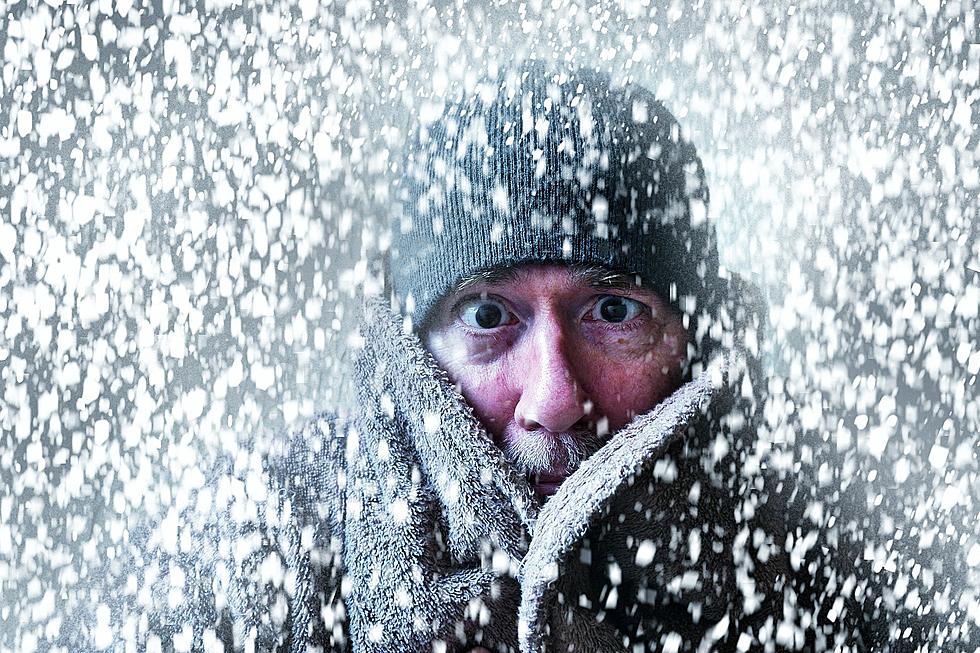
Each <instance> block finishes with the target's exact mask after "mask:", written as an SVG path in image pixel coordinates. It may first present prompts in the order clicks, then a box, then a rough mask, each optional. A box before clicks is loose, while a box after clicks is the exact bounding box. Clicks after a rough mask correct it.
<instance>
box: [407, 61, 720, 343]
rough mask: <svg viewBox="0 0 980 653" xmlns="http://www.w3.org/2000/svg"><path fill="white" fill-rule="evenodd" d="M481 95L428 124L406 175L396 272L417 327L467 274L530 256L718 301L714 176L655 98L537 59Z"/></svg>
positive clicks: (665, 292) (666, 292) (701, 301)
mask: <svg viewBox="0 0 980 653" xmlns="http://www.w3.org/2000/svg"><path fill="white" fill-rule="evenodd" d="M481 88H483V89H491V91H492V92H490V93H487V92H476V93H473V94H470V95H466V96H464V97H462V98H461V99H459V100H458V101H456V102H453V103H450V104H449V105H448V106H447V107H446V109H445V110H444V112H443V114H442V116H441V117H440V118H439V119H438V120H436V121H435V122H434V123H432V124H431V125H428V126H423V127H422V128H420V130H419V132H418V134H417V138H416V139H415V140H414V143H413V144H412V145H410V147H409V148H408V156H407V158H406V162H405V169H404V170H403V171H401V172H402V174H401V176H400V178H399V180H398V183H399V186H400V189H399V197H400V199H401V209H402V214H401V216H400V218H399V219H396V220H395V221H394V222H395V223H394V225H393V243H392V252H391V272H390V273H391V278H392V282H393V286H394V291H395V293H396V295H397V296H398V299H399V303H400V305H401V306H402V307H403V308H405V307H406V306H407V307H408V308H409V310H411V306H412V304H413V303H414V322H415V324H416V325H423V324H424V322H425V320H426V318H428V317H429V313H430V311H431V309H432V308H433V307H434V305H435V303H436V302H437V300H438V299H439V298H440V297H441V296H442V295H444V294H445V293H446V292H447V291H449V290H451V289H452V288H453V287H454V286H455V284H456V283H458V282H459V281H461V280H462V279H464V278H466V277H467V276H469V275H471V274H473V273H474V272H477V271H480V270H484V269H488V268H491V267H495V266H500V265H509V264H515V263H525V262H564V263H581V264H602V265H605V266H607V267H609V268H612V269H614V270H618V271H622V272H627V273H633V274H639V275H640V277H641V279H642V280H643V281H644V282H645V283H647V284H649V285H650V286H651V287H652V288H653V289H654V290H656V291H657V292H658V293H660V294H661V296H663V297H664V298H665V299H668V300H672V299H676V298H680V297H683V296H694V297H695V298H696V302H697V307H696V309H695V311H696V312H700V311H701V310H703V309H704V308H706V307H707V306H708V305H710V304H711V302H712V296H711V295H712V293H713V290H714V282H715V281H716V279H717V275H718V254H717V246H716V241H715V234H714V228H713V227H712V225H711V224H710V222H708V221H707V220H706V219H705V215H706V210H707V200H708V192H707V187H706V185H705V183H704V171H703V168H702V166H701V162H700V160H699V159H698V157H697V154H696V153H695V150H694V148H693V147H692V146H691V145H690V144H688V143H687V142H686V141H684V140H683V139H682V138H681V136H680V130H679V127H678V124H677V121H676V120H675V119H674V118H673V116H671V114H670V113H669V112H668V111H667V110H666V109H665V108H664V106H663V105H662V104H661V103H660V102H659V101H657V100H656V99H655V98H654V97H653V95H652V94H650V93H649V92H648V91H646V90H645V89H642V88H640V87H637V86H626V87H620V88H613V87H612V86H611V85H610V80H609V78H608V77H606V76H604V75H602V74H601V73H598V72H596V71H590V70H575V71H556V70H552V69H549V68H546V67H545V66H544V65H542V64H538V63H532V64H527V65H525V66H523V67H522V68H519V69H517V70H513V71H510V72H509V73H507V74H503V75H501V78H500V80H499V83H496V82H494V83H488V84H485V85H484V86H482V87H481ZM488 96H489V97H488ZM692 215H693V216H694V219H693V220H692ZM672 283H673V284H676V286H677V287H676V289H675V291H674V292H671V284H672ZM409 295H411V297H412V302H409V301H408V297H409ZM685 307H686V306H685Z"/></svg>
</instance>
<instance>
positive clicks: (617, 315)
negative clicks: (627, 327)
mask: <svg viewBox="0 0 980 653" xmlns="http://www.w3.org/2000/svg"><path fill="white" fill-rule="evenodd" d="M642 312H643V304H641V303H640V302H638V301H636V300H635V299H629V298H627V297H620V296H619V295H606V296H605V297H601V298H600V299H599V301H597V302H596V303H595V306H594V307H593V308H592V319H593V320H601V321H603V322H613V323H620V322H629V321H630V320H632V319H633V318H634V317H636V316H637V315H639V314H640V313H642Z"/></svg>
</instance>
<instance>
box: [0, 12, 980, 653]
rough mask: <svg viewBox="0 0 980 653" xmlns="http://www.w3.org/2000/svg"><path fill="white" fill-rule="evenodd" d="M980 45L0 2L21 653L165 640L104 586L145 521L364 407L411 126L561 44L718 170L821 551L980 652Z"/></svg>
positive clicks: (739, 19) (3, 488) (835, 21)
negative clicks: (665, 113) (368, 348)
mask: <svg viewBox="0 0 980 653" xmlns="http://www.w3.org/2000/svg"><path fill="white" fill-rule="evenodd" d="M7 4H9V3H7ZM161 6H162V12H161V13H158V11H157V10H156V9H155V8H154V7H161ZM202 9H203V12H202ZM978 24H980V20H978V15H977V11H976V10H975V9H973V8H972V7H971V3H969V2H957V1H946V2H940V1H939V0H929V1H922V2H915V1H911V0H903V1H901V2H897V3H892V2H885V1H880V2H875V3H870V4H868V3H865V4H864V5H862V6H860V7H858V6H856V5H853V3H845V2H840V3H830V4H828V3H826V2H816V1H810V2H802V3H795V4H793V5H785V6H784V5H773V4H771V3H762V2H755V3H749V4H737V3H736V4H732V3H725V2H698V3H690V4H687V3H683V2H673V3H669V4H668V3H658V2H653V1H650V0H630V1H621V2H610V3H605V4H596V3H592V2H588V3H587V2H565V1H562V0H557V1H555V2H530V3H508V2H499V3H492V4H491V3H466V4H462V3H455V4H454V3H448V2H438V3H431V2H427V1H426V0H421V1H419V2H411V3H392V5H391V6H386V5H384V4H380V5H373V4H371V3H368V2H363V1H351V2H346V3H340V2H335V3H318V2H314V1H312V0H300V1H299V2H297V3H286V2H283V3H278V2H276V3H241V2H238V1H237V0H208V1H206V2H204V3H189V4H183V3H181V2H177V1H175V0H165V1H164V2H162V3H161V4H159V5H149V4H147V5H142V4H139V3H136V2H134V1H133V0H122V1H117V2H115V3H108V2H91V3H77V4H64V5H63V4H61V3H58V2H45V3H37V2H34V3H18V4H9V6H6V5H0V48H2V51H3V58H2V70H0V96H2V101H0V215H2V221H0V378H2V381H0V392H2V399H0V648H3V649H13V650H33V649H34V648H36V647H40V648H45V647H46V646H47V645H48V644H50V643H51V642H55V641H58V639H59V637H69V636H70V635H71V633H72V632H82V631H81V630H79V628H80V625H81V626H83V627H84V629H86V630H85V631H84V632H87V633H88V634H89V635H88V636H89V637H90V638H91V641H92V642H93V643H94V645H95V646H97V647H107V646H109V645H110V643H112V642H119V641H125V642H130V643H132V644H133V646H135V647H136V648H143V647H144V646H145V648H147V649H149V650H153V649H154V647H157V648H158V647H159V645H160V640H159V639H158V638H157V636H156V635H154V634H146V633H144V632H142V631H139V630H138V629H137V623H138V616H139V614H138V608H136V607H133V608H132V610H130V611H128V612H127V611H126V610H121V609H119V608H118V605H116V604H115V603H113V604H112V605H110V603H112V602H113V601H120V602H121V604H122V605H130V606H137V605H139V604H138V602H137V601H136V599H135V596H136V594H137V593H138V592H139V583H140V582H141V581H137V580H136V579H135V578H133V579H126V578H125V577H123V578H120V579H118V580H119V582H118V583H114V584H109V585H107V586H112V587H113V588H114V592H115V593H116V595H115V596H111V597H110V596H104V595H100V587H102V586H100V585H99V582H100V581H103V580H104V579H105V578H106V576H107V575H109V577H111V575H112V574H113V573H119V570H120V569H124V568H125V565H124V564H123V561H125V560H127V559H129V558H130V557H131V556H133V555H134V553H135V552H134V550H132V548H131V547H130V544H129V538H130V533H131V530H132V529H134V528H135V527H136V526H137V525H138V524H140V523H142V522H144V521H154V520H156V519H159V518H162V517H163V516H164V515H175V514H176V512H174V511H175V510H179V509H181V508H182V507H185V504H186V503H187V502H188V501H189V500H190V498H189V497H190V494H189V488H193V487H198V486H200V485H201V484H202V483H203V480H202V479H203V477H202V471H201V470H206V469H207V467H208V464H209V462H210V461H211V460H212V459H213V458H214V456H215V454H216V453H217V452H220V451H234V450H236V449H237V448H238V446H239V445H240V444H242V443H244V442H248V441H254V442H255V443H256V445H257V446H258V447H260V448H261V447H262V446H263V444H264V443H268V442H269V441H271V440H273V439H272V438H266V439H263V438H255V437H254V436H255V435H256V434H261V433H271V432H273V431H275V430H276V429H278V428H280V427H281V426H283V425H284V424H294V425H295V424H298V423H300V422H301V421H302V419H304V418H306V417H308V416H310V415H312V414H313V413H314V412H316V411H319V410H322V409H326V408H336V407H338V406H339V407H341V409H342V406H343V405H344V401H343V399H344V395H343V384H342V381H343V377H342V374H341V372H340V362H341V361H340V352H341V351H342V349H343V348H344V346H345V343H347V342H348V341H350V342H356V341H357V336H356V333H355V332H354V331H353V329H354V325H353V324H352V307H353V305H354V302H355V301H356V299H357V298H358V297H360V296H362V295H364V294H374V293H377V292H380V290H381V284H382V265H381V259H382V257H383V254H384V252H385V250H386V248H387V246H388V243H389V242H390V236H389V233H388V231H387V224H388V223H387V220H388V218H389V216H391V215H392V211H393V209H392V197H393V191H392V187H391V180H392V179H393V178H394V177H395V176H397V174H398V165H399V164H398V154H397V151H398V150H397V148H398V147H399V145H400V144H401V143H402V142H403V139H404V136H405V133H406V129H407V128H408V126H409V124H410V122H411V120H420V121H422V122H430V121H432V120H434V119H435V118H436V117H437V116H438V115H439V112H440V110H441V107H442V103H443V101H444V99H445V97H446V96H448V95H451V94H454V93H458V92H459V90H460V89H461V88H467V89H472V87H473V86H474V84H475V82H476V80H477V78H478V77H479V76H481V75H483V74H485V73H488V72H489V73H494V72H495V71H496V69H497V68H498V67H499V66H500V65H504V64H506V63H507V62H508V61H510V60H511V59H513V58H522V57H525V56H532V55H534V56H540V57H543V58H546V59H554V58H555V57H560V58H562V59H563V60H566V61H568V62H572V63H575V64H583V65H589V66H593V67H597V68H600V69H602V70H606V71H608V72H610V73H611V74H612V75H613V76H614V78H615V79H616V80H618V81H622V82H625V81H631V82H635V83H640V84H643V85H645V86H647V87H649V88H651V89H653V90H654V91H656V92H657V94H658V95H659V96H660V97H661V99H662V100H663V101H664V102H665V103H666V105H667V106H668V108H669V109H670V110H671V111H672V112H673V113H674V114H675V115H676V116H677V117H678V119H679V121H680V123H681V125H682V126H683V127H684V129H685V131H686V135H687V136H688V137H689V139H690V140H691V141H692V142H693V143H694V144H696V145H697V147H698V148H699V151H700V153H701V155H702V157H703V159H704V162H705V167H706V170H707V175H708V181H709V185H710V188H711V203H710V206H708V207H707V208H706V210H704V211H702V210H701V209H702V207H698V208H697V210H696V213H695V218H696V220H698V221H701V220H713V221H714V222H715V224H716V225H717V229H718V232H719V235H720V239H721V245H722V257H723V263H724V265H725V266H726V267H727V268H729V269H731V270H735V271H738V272H740V273H743V274H747V275H749V276H751V277H753V278H754V279H755V280H756V281H758V282H760V283H761V284H762V285H763V286H764V287H765V288H766V290H767V296H768V298H769V302H770V321H771V332H769V333H763V334H758V340H759V342H760V343H761V346H762V350H763V353H764V355H765V356H766V362H767V372H768V377H767V378H765V379H753V380H752V382H753V383H756V384H760V383H761V384H763V386H762V387H766V388H767V389H768V391H769V393H770V399H769V401H768V402H767V404H766V405H765V406H764V407H761V410H763V411H764V415H765V417H766V423H767V429H766V430H765V432H764V433H762V434H760V443H759V449H760V454H766V455H767V458H766V460H767V464H768V465H770V466H772V467H773V468H774V469H777V470H780V471H781V472H782V473H785V474H787V475H788V476H790V477H792V478H804V479H812V491H811V492H812V497H811V498H810V499H811V501H810V508H809V509H808V510H807V513H806V519H805V520H804V523H801V524H799V527H798V529H797V532H796V533H794V538H793V540H792V542H793V545H792V549H791V551H792V557H793V561H794V563H798V564H800V565H804V566H805V565H808V564H811V563H809V562H808V561H809V560H811V556H812V555H813V554H814V550H815V548H814V544H813V542H814V540H813V539H812V538H813V537H814V535H813V534H815V533H818V532H819V533H820V534H821V539H822V540H824V541H830V542H836V543H837V544H838V545H840V546H842V547H843V546H844V545H845V543H850V544H852V545H854V546H855V547H856V549H857V550H859V551H863V555H864V557H865V559H866V560H868V561H870V562H872V563H873V570H874V573H875V574H878V575H879V576H880V580H881V582H882V584H883V585H884V586H885V587H887V588H888V590H887V592H886V594H885V596H883V597H882V598H881V601H882V602H881V604H880V605H881V609H882V610H885V611H886V612H888V613H889V614H891V615H893V616H894V615H901V614H904V613H908V614H927V613H928V614H931V615H938V618H937V623H939V624H940V625H939V626H938V627H937V631H936V633H934V637H933V640H932V641H934V642H936V649H935V650H942V649H943V648H944V646H950V645H951V644H950V643H951V642H954V641H956V640H957V639H960V640H962V641H968V640H969V638H970V637H976V634H977V632H978V629H980V606H978V599H977V594H978V590H980V526H978V524H980V519H978V514H980V504H978V501H977V488H978V487H980V479H978V478H977V474H978V460H977V451H978V433H980V399H978V396H980V393H978V391H977V375H978V372H980V341H978V337H977V334H978V333H980V323H978V308H980V239H978V238H977V235H978V234H977V229H978V226H977V225H978V224H980V220H978V216H977V212H978V208H977V207H978V206H980V202H978V198H977V192H978V187H980V172H978V171H980V165H978V161H977V152H978V150H980V148H978V138H980V136H978V133H980V130H978V129H977V125H978V123H980V120H978V113H980V91H978V86H977V79H978V74H980V46H978V45H977V44H978V42H980V34H978V32H977V25H978ZM633 111H634V115H635V116H637V117H638V119H639V118H642V117H643V114H644V111H645V109H644V108H643V107H634V108H633ZM436 417H438V416H436ZM430 422H431V424H430ZM426 423H427V425H429V426H432V425H434V424H436V422H435V421H434V420H433V419H431V418H429V417H428V416H427V418H426ZM664 471H665V472H666V471H667V470H664ZM392 509H393V511H394V514H395V516H396V517H397V516H398V515H400V514H402V513H403V512H404V507H403V506H392ZM176 526H177V525H176V524H175V525H174V527H175V528H176ZM175 532H176V531H175ZM171 544H172V545H173V546H174V547H179V546H180V543H179V542H176V541H174V542H172V543H171ZM689 546H690V549H691V556H692V557H694V558H696V557H697V555H698V551H699V549H700V546H701V544H700V543H699V542H698V543H695V542H690V543H689ZM644 547H646V545H643V546H641V547H640V549H639V550H638V552H637V562H638V563H639V564H649V563H650V562H651V561H653V557H654V555H655V552H654V551H652V550H650V548H649V547H647V548H644ZM175 550H176V549H175ZM859 557H860V556H859ZM164 573H166V572H165V571H164ZM172 580H174V579H172ZM865 580H866V579H856V578H855V577H854V576H852V577H851V578H839V579H837V583H836V585H832V586H836V587H838V590H837V591H840V592H841V596H848V597H849V596H852V595H854V592H857V591H858V590H856V589H855V588H856V587H858V588H860V587H863V586H864V583H865ZM175 582H176V581H175ZM175 587H176V586H175ZM909 587H915V588H921V590H919V589H915V590H914V591H913V590H910V589H909ZM174 591H175V592H176V593H175V594H174V597H177V598H179V596H180V595H181V594H180V592H179V591H178V590H176V589H175V590H174ZM831 603H832V604H833V605H834V606H835V607H834V610H835V611H839V610H840V609H842V608H841V606H842V605H843V604H842V603H840V602H831ZM134 610H135V611H134ZM834 614H837V612H835V613H834ZM794 618H795V617H794V615H791V614H787V616H786V620H785V621H783V622H781V623H779V624H774V626H775V635H774V637H775V639H776V641H778V642H782V643H786V642H793V641H794V638H795V637H797V628H798V622H796V621H793V619H794ZM76 620H77V622H78V623H76ZM886 621H888V622H889V623H899V621H900V619H898V618H897V617H895V618H893V619H887V620H886ZM79 624H80V625H79ZM896 628H897V627H896ZM892 634H893V636H894V637H895V638H900V637H901V636H902V633H901V632H900V631H898V630H896V632H894V633H892ZM378 636H379V637H380V633H378ZM190 637H191V634H190V633H189V631H188V632H186V633H183V634H181V635H179V636H178V638H177V640H176V641H175V643H176V644H177V645H178V646H181V645H183V646H186V647H190V645H191V639H190ZM745 637H749V636H748V635H743V638H745ZM750 640H751V637H749V640H746V641H745V642H744V644H745V646H746V648H747V646H748V644H750V643H751V641H750ZM678 645H679V642H678V641H677V640H676V639H673V638H668V640H667V641H665V642H664V647H665V649H666V650H671V649H676V648H677V646H678ZM742 645H743V642H741V641H740V642H739V646H740V648H741V647H742Z"/></svg>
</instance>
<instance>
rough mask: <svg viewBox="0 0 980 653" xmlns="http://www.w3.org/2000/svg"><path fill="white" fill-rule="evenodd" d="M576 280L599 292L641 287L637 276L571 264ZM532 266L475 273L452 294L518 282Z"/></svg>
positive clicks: (593, 266)
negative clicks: (478, 286)
mask: <svg viewBox="0 0 980 653" xmlns="http://www.w3.org/2000/svg"><path fill="white" fill-rule="evenodd" d="M568 267H569V268H570V269H571V270H572V274H573V275H574V276H575V278H576V280H578V281H581V282H583V283H585V284H587V285H589V286H591V287H593V288H597V289H600V290H621V291H631V290H635V289H637V288H640V287H642V283H641V281H640V277H639V275H636V274H627V273H625V272H619V271H617V270H610V269H609V268H606V267H603V266H601V265H582V264H573V265H569V266H568ZM532 268H533V264H532V265H521V264H513V265H498V266H494V267H492V268H487V269H486V270H480V271H478V272H475V273H473V274H471V275H469V276H468V277H466V278H465V279H463V280H462V281H460V282H459V283H458V284H456V287H455V288H454V292H456V293H459V292H463V291H465V290H467V289H469V288H471V287H473V286H475V285H477V284H481V283H485V284H487V285H491V286H492V285H498V284H502V283H509V282H514V281H520V280H522V279H524V278H526V277H527V275H528V274H529V273H530V271H531V269H532Z"/></svg>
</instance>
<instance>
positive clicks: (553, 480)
mask: <svg viewBox="0 0 980 653" xmlns="http://www.w3.org/2000/svg"><path fill="white" fill-rule="evenodd" d="M565 478H566V477H565V476H564V475H562V474H549V473H539V474H532V475H531V486H532V487H533V488H534V491H535V493H537V494H538V495H540V496H545V497H548V496H551V495H552V494H554V493H555V492H557V491H558V488H559V487H560V486H561V484H562V483H564V482H565Z"/></svg>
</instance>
